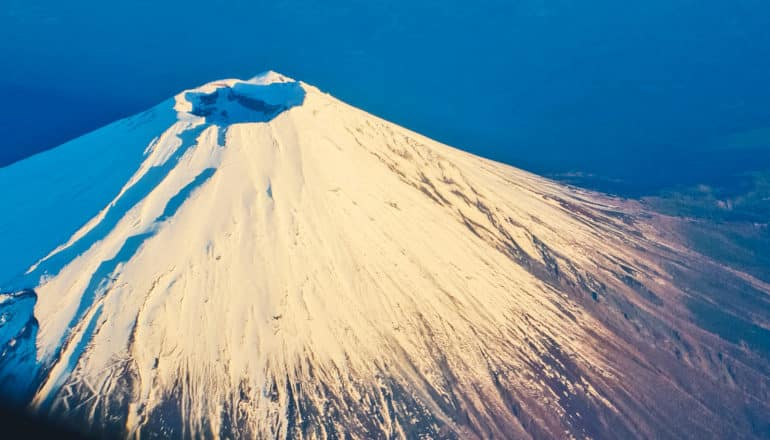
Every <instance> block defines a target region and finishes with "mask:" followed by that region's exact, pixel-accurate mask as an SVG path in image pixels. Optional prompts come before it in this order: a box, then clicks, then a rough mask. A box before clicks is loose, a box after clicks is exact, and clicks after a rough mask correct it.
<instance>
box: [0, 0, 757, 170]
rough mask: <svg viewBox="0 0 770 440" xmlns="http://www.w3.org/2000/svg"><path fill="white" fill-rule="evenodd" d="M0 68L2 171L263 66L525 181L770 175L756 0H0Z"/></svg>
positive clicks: (0, 148)
mask: <svg viewBox="0 0 770 440" xmlns="http://www.w3.org/2000/svg"><path fill="white" fill-rule="evenodd" d="M0 59H1V60H2V68H1V69H0V93H1V94H2V95H1V96H2V99H3V105H2V107H0V166H2V165H6V164H8V163H10V162H12V161H14V160H17V159H19V158H21V157H24V156H27V155H29V154H31V153H33V152H36V151H40V150H42V149H45V148H49V147H51V146H54V145H57V144H59V143H61V142H63V141H65V140H67V139H70V138H73V137H76V136H78V135H80V134H83V133H85V132H88V131H90V130H92V129H95V128H97V127H99V126H101V125H104V124H106V123H109V122H111V121H112V120H115V119H117V118H119V117H123V116H127V115H129V114H132V113H136V112H138V111H141V110H144V109H146V108H147V107H149V106H151V105H153V104H155V103H157V102H159V101H161V100H162V99H164V98H166V97H168V96H171V95H173V94H175V93H176V92H178V91H180V90H182V89H185V88H190V87H193V86H196V85H198V84H200V83H203V82H207V81H210V80H213V79H217V78H221V77H249V76H252V75H254V74H255V73H258V72H260V71H263V70H267V69H274V70H277V71H279V72H282V73H285V74H287V75H289V76H292V77H295V78H297V79H302V80H304V81H306V82H309V83H312V84H315V85H317V86H319V87H321V88H322V89H324V90H326V91H329V92H330V93H332V94H334V95H335V96H337V97H339V98H341V99H343V100H345V101H347V102H349V103H351V104H353V105H356V106H358V107H361V108H364V109H366V110H368V111H370V112H372V113H375V114H377V115H379V116H382V117H384V118H386V119H390V120H392V121H394V122H397V123H400V124H402V125H405V126H407V127H409V128H412V129H414V130H416V131H419V132H421V133H423V134H425V135H427V136H430V137H433V138H435V139H438V140H441V141H444V142H446V143H449V144H452V145H454V146H457V147H459V148H463V149H466V150H469V151H472V152H474V153H478V154H481V155H484V156H488V157H491V158H493V159H497V160H501V161H504V162H508V163H512V164H514V165H518V166H523V167H526V168H529V169H532V170H534V171H537V172H558V171H567V170H583V171H591V172H598V173H601V174H604V175H608V176H611V177H619V178H623V179H628V180H631V181H634V182H638V183H640V184H646V183H650V182H663V181H665V182H669V181H671V182H674V183H679V182H685V181H687V180H702V179H706V178H709V177H713V176H714V175H716V174H719V173H722V174H724V173H725V172H727V171H729V172H732V171H740V170H743V169H746V168H751V167H760V166H768V167H770V135H769V134H770V131H768V130H764V131H762V129H763V128H767V127H770V2H767V1H766V0H731V1H724V0H645V1H629V2H619V1H616V0H593V1H590V2H585V1H578V0H518V1H517V0H508V1H483V0H482V1H476V2H468V1H453V0H444V1H406V0H395V1H389V2H386V1H379V0H360V1H359V0H356V1H344V2H340V1H328V0H327V1H320V0H317V1H310V0H302V1H283V0H273V1H269V2H262V1H229V2H224V1H221V2H220V1H205V2H204V1H193V0H188V1H163V2H160V1H142V0H134V1H103V0H99V1H77V0H73V1H71V2H63V1H59V0H48V1H34V0H4V1H3V3H2V6H0ZM728 148H729V149H730V150H729V151H727V150H726V149H728ZM733 162H735V163H733ZM733 168H734V169H733ZM725 170H727V171H725Z"/></svg>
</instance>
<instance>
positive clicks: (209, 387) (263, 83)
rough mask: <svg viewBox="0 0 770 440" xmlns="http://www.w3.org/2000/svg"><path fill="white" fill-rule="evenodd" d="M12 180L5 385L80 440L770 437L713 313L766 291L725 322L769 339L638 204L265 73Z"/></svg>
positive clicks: (121, 127) (761, 357)
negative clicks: (73, 429) (481, 153)
mask: <svg viewBox="0 0 770 440" xmlns="http://www.w3.org/2000/svg"><path fill="white" fill-rule="evenodd" d="M72 157H75V158H78V159H77V160H73V161H72V163H68V164H67V167H60V166H59V165H60V164H61V160H63V159H62V158H72ZM64 160H66V159H64ZM61 168H65V169H61ZM82 176H85V177H82ZM30 180H31V181H32V183H30V184H29V187H25V183H24V182H27V181H30ZM12 188H13V189H12ZM25 188H27V189H25ZM0 191H2V192H0V203H2V204H3V206H4V207H5V208H6V209H10V212H11V215H10V216H8V217H13V218H4V219H3V220H0V239H1V240H3V241H2V242H1V243H0V244H2V245H3V254H4V256H3V259H2V260H0V262H2V267H1V268H0V275H1V276H0V287H2V290H3V291H5V292H7V293H6V294H2V295H0V316H2V319H0V344H3V345H2V347H3V348H2V350H3V351H2V357H0V392H1V393H2V394H3V395H4V396H8V398H9V399H13V400H14V401H17V402H19V404H23V405H28V406H29V408H30V409H32V410H34V411H37V412H39V413H41V414H44V415H47V416H50V417H54V418H60V419H62V420H65V421H67V422H69V423H73V424H75V425H76V426H78V427H80V428H81V429H84V430H85V431H87V432H91V433H96V434H109V435H114V434H115V433H120V435H121V436H127V437H142V438H154V437H161V438H166V437H172V438H175V437H196V438H197V437H205V438H208V437H223V438H277V437H281V438H418V437H422V438H570V437H574V438H588V437H591V438H632V437H639V438H685V437H688V438H752V437H763V436H767V435H770V426H768V424H769V423H770V422H768V421H769V420H770V406H768V401H769V400H770V395H769V389H768V384H769V379H770V375H769V374H770V363H768V360H767V356H766V355H765V353H762V350H761V347H760V348H756V347H754V346H751V345H750V344H747V343H745V342H742V341H740V340H737V339H735V338H733V339H732V340H731V339H730V338H729V337H726V336H724V335H719V334H717V333H716V332H714V330H713V328H709V327H708V326H704V325H703V323H702V322H701V321H700V320H699V319H698V317H697V316H696V314H695V312H694V311H693V310H694V308H693V304H700V305H706V306H713V307H720V305H719V304H720V298H722V299H723V298H726V297H727V295H733V293H731V292H746V291H748V290H751V292H752V293H751V295H752V296H751V297H750V298H749V297H746V295H743V296H742V295H740V294H737V293H736V294H734V296H732V297H730V298H731V300H730V301H731V302H730V307H729V308H728V307H724V309H725V310H728V309H729V310H728V311H727V312H725V313H729V315H727V316H731V317H740V319H741V321H740V322H742V323H744V324H745V325H752V326H755V328H756V329H757V331H760V332H761V331H768V330H767V329H768V328H770V326H768V320H767V313H766V312H765V310H767V307H768V306H770V297H769V296H768V292H770V287H769V286H768V285H766V284H762V283H761V282H759V281H757V280H755V279H753V278H751V277H749V276H748V275H745V274H742V273H737V272H734V271H731V270H729V269H726V268H723V267H721V266H718V265H716V264H715V263H713V262H711V261H709V260H707V259H705V258H704V257H702V256H700V255H698V254H695V253H693V252H691V251H689V250H688V249H686V248H685V247H684V246H682V245H680V244H679V243H680V241H679V239H678V238H677V237H676V236H675V235H674V234H672V233H670V232H668V231H669V228H668V227H667V225H668V222H669V221H670V219H666V218H663V217H660V216H656V215H653V214H650V213H647V212H645V211H644V210H643V209H642V208H640V207H639V206H638V205H635V204H633V203H630V202H627V201H623V200H619V199H613V198H609V197H605V196H602V195H599V194H594V193H589V192H585V191H581V190H578V189H575V188H569V187H565V186H562V185H559V184H556V183H554V182H551V181H548V180H546V179H543V178H540V177H537V176H535V175H532V174H529V173H526V172H523V171H520V170H517V169H515V168H511V167H508V166H505V165H502V164H499V163H495V162H492V161H489V160H485V159H482V158H479V157H475V156H473V155H471V154H468V153H464V152H462V151H459V150H455V149H452V148H450V147H447V146H445V145H441V144H439V143H436V142H434V141H431V140H430V139H427V138H425V137H422V136H420V135H417V134H415V133H413V132H410V131H408V130H406V129H403V128H401V127H398V126H396V125H394V124H391V123H388V122H386V121H383V120H381V119H378V118H376V117H374V116H372V115H369V114H367V113H365V112H363V111H360V110H357V109H355V108H352V107H350V106H348V105H346V104H344V103H342V102H340V101H338V100H336V99H334V98H333V97H331V96H329V95H326V94H324V93H321V92H320V91H319V90H318V89H316V88H314V87H311V86H308V85H307V84H304V83H300V82H295V81H293V80H291V79H288V78H285V77H283V76H281V75H278V74H275V73H272V72H271V73H268V74H264V75H261V76H259V77H256V78H254V79H252V80H249V81H238V80H227V81H219V82H214V83H210V84H207V85H205V86H203V87H201V88H199V89H195V90H191V91H187V92H184V93H181V94H180V95H178V96H176V97H175V99H174V100H170V101H167V102H164V103H162V104H160V105H159V106H157V107H156V108H154V109H152V110H150V111H148V112H145V113H143V114H140V115H137V116H135V117H133V118H129V119H127V120H124V121H120V122H118V123H116V124H113V125H111V126H108V127H106V128H104V129H102V130H99V131H96V132H94V133H92V134H90V135H87V136H85V137H83V138H81V139H78V140H75V141H73V142H71V143H69V144H65V145H64V146H62V147H60V148H58V149H55V150H53V151H51V152H48V153H45V154H42V155H39V156H35V157H33V158H30V159H28V160H26V161H23V162H20V163H18V164H15V165H12V166H10V167H7V168H4V169H0ZM25 191H26V193H25ZM18 194H22V195H18ZM14 203H17V204H16V205H14ZM18 204H21V205H18ZM15 206H19V207H15ZM25 217H26V220H25V219H24V218H25ZM33 236H34V237H33ZM27 237H31V238H29V240H30V243H31V244H30V245H29V246H26V247H25V240H27V239H28V238H27ZM17 249H18V250H17ZM714 279H716V280H718V281H716V282H714V281H711V282H710V281H709V280H714ZM763 307H764V309H763ZM736 319H738V318H736ZM709 330H710V331H709Z"/></svg>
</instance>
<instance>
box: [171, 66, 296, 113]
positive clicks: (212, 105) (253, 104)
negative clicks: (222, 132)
mask: <svg viewBox="0 0 770 440" xmlns="http://www.w3.org/2000/svg"><path fill="white" fill-rule="evenodd" d="M304 99H305V89H304V87H303V86H302V85H301V84H300V83H299V82H298V81H294V80H293V79H291V78H289V77H287V76H284V75H281V74H280V73H276V72H273V71H272V70H270V71H267V72H264V73H261V74H259V75H257V76H255V77H253V78H251V79H249V80H239V79H224V80H217V81H212V82H210V83H207V84H204V85H202V86H200V87H197V88H195V89H191V90H187V91H184V92H182V93H180V94H178V95H177V96H176V105H175V106H174V108H175V110H177V112H179V113H182V114H190V115H194V116H200V117H204V118H205V119H206V122H208V123H214V124H217V125H219V126H226V125H229V124H234V123H243V122H266V121H269V120H270V119H272V118H274V117H275V116H277V115H278V114H279V113H281V112H283V111H284V110H287V109H289V108H291V107H294V106H297V105H301V104H302V102H303V101H304Z"/></svg>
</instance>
